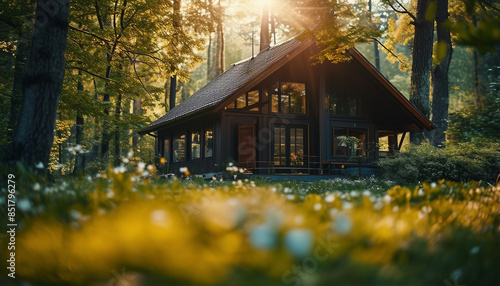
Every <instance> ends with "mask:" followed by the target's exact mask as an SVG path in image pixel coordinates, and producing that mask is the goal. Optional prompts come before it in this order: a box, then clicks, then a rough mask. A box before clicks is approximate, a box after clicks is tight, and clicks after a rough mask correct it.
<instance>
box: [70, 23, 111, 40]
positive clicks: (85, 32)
mask: <svg viewBox="0 0 500 286" xmlns="http://www.w3.org/2000/svg"><path fill="white" fill-rule="evenodd" d="M69 28H70V29H71V30H75V31H78V32H80V33H83V34H86V35H89V36H92V37H94V38H96V39H99V40H101V41H103V42H105V43H109V42H111V41H110V40H106V39H104V38H103V37H101V36H98V35H96V34H94V33H91V32H88V31H84V30H80V29H78V28H75V27H73V26H71V25H69Z"/></svg>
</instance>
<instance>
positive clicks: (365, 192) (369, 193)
mask: <svg viewBox="0 0 500 286" xmlns="http://www.w3.org/2000/svg"><path fill="white" fill-rule="evenodd" d="M371 194H372V193H371V192H370V191H368V190H365V191H363V196H365V197H369V196H370V195H371Z"/></svg>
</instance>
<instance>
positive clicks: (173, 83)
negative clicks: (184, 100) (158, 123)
mask: <svg viewBox="0 0 500 286" xmlns="http://www.w3.org/2000/svg"><path fill="white" fill-rule="evenodd" d="M169 98H170V101H169V105H168V108H169V110H172V108H174V107H175V100H176V99H177V75H175V74H174V75H173V76H172V77H171V78H170V95H169Z"/></svg>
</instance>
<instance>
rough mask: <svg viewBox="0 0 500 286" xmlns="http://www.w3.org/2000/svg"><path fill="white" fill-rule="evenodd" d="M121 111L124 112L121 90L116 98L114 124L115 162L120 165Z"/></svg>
mask: <svg viewBox="0 0 500 286" xmlns="http://www.w3.org/2000/svg"><path fill="white" fill-rule="evenodd" d="M121 113H122V94H121V93H120V92H119V93H118V98H117V100H116V109H115V124H114V126H113V129H114V132H113V133H114V137H115V138H114V143H115V148H114V163H115V166H118V165H120V163H121V159H120V156H121V152H120V151H121V148H120V125H119V122H120V120H121Z"/></svg>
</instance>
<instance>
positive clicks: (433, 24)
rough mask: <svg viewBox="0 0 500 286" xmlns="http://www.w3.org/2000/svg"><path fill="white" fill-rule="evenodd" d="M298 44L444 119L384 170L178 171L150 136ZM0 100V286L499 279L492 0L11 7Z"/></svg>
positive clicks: (499, 168) (498, 132)
mask: <svg viewBox="0 0 500 286" xmlns="http://www.w3.org/2000/svg"><path fill="white" fill-rule="evenodd" d="M263 31H265V33H263ZM264 34H265V35H266V36H265V37H264V36H263V35H264ZM292 37H296V39H299V40H300V41H306V40H309V39H313V40H314V41H315V42H316V43H317V50H318V53H317V54H315V55H314V56H312V57H311V58H310V59H309V60H310V62H311V63H312V64H313V65H320V64H322V63H325V62H332V63H342V62H345V61H349V60H350V59H351V58H350V56H349V55H350V54H349V52H348V51H349V49H350V48H353V47H356V48H357V50H358V51H360V53H361V54H363V56H364V57H366V58H367V59H368V60H369V61H370V63H371V64H372V65H373V67H374V68H375V69H376V70H378V71H379V72H380V73H381V74H382V75H383V77H385V78H386V79H387V80H388V81H389V82H390V83H392V85H394V86H395V87H396V88H397V89H398V90H399V91H400V92H401V93H402V94H403V95H404V97H406V98H407V99H408V100H409V102H410V103H411V105H412V106H413V107H415V108H416V109H418V110H419V111H420V113H421V114H422V115H423V116H424V117H425V118H426V119H428V120H429V121H430V122H431V123H432V125H433V126H434V127H435V129H434V130H432V131H427V130H424V131H420V132H410V133H409V134H408V136H406V137H404V138H406V139H405V140H404V142H403V140H402V142H401V146H400V147H401V150H400V151H398V152H394V153H391V154H390V156H388V157H387V158H384V159H382V160H380V162H377V163H376V164H377V172H376V173H375V175H373V176H371V177H361V176H357V175H352V174H347V173H346V172H344V170H343V169H344V165H342V170H341V173H340V176H332V177H330V178H328V179H324V178H323V179H317V180H316V179H314V177H311V178H312V179H309V180H308V179H307V178H306V177H307V176H302V177H304V178H306V179H305V180H303V179H294V178H290V177H283V179H281V180H278V181H275V180H272V179H270V178H266V177H260V176H254V175H249V174H248V173H247V172H246V170H245V169H244V168H240V167H239V166H237V165H234V164H233V162H232V161H230V160H229V159H228V160H226V161H225V162H224V165H223V166H222V171H221V173H220V174H215V175H214V176H213V177H210V178H208V179H207V178H203V177H201V176H199V174H196V173H195V172H194V170H188V168H186V167H183V168H180V169H179V170H174V172H166V171H165V170H166V169H167V168H166V164H168V163H169V162H167V160H166V156H162V155H161V152H159V150H158V148H157V146H158V145H157V144H158V142H157V141H158V140H159V139H158V137H155V136H150V135H154V134H151V133H150V134H143V135H139V132H140V131H141V130H143V129H144V128H146V127H147V126H148V125H149V124H150V123H152V122H154V121H155V120H157V119H159V118H160V117H162V116H163V115H164V114H165V113H167V112H168V111H169V110H171V109H172V108H173V107H174V106H176V105H178V104H180V103H181V102H183V101H184V100H186V99H187V98H189V97H190V96H191V95H192V94H193V93H195V92H196V91H198V90H200V89H201V88H202V87H204V86H205V85H207V84H208V83H210V82H211V81H213V80H214V79H216V78H217V77H218V76H220V75H221V74H223V73H224V72H225V71H226V70H228V69H230V68H231V67H232V66H233V65H234V64H235V63H238V62H241V61H242V60H244V59H248V58H254V57H255V56H256V55H257V54H258V53H259V51H262V50H263V48H262V46H263V45H267V46H270V47H273V46H277V45H278V44H279V43H281V42H284V41H286V40H289V39H291V38H292ZM247 96H248V95H247ZM247 100H248V99H247ZM0 103H1V104H0V174H1V175H2V180H3V181H2V186H1V187H0V195H1V197H0V218H1V220H0V221H1V225H0V231H1V232H0V254H1V256H2V259H1V261H2V263H0V265H2V266H3V267H2V270H1V271H0V273H1V277H0V284H2V285H165V284H167V285H255V284H261V285H288V284H291V285H333V284H339V285H395V286H396V285H415V286H417V285H500V279H499V277H498V275H497V269H498V266H500V245H499V242H500V211H499V210H500V205H499V204H500V185H499V181H500V112H499V111H500V2H498V1H496V0H346V1H344V0H338V1H337V0H268V1H265V0H36V1H35V0H10V1H2V2H1V3H0ZM235 106H236V102H235ZM396 138H397V135H396ZM396 141H397V139H396ZM378 147H379V146H377V148H378ZM358 159H359V158H358ZM350 160H352V161H353V162H354V161H355V160H356V158H355V157H353V158H351V159H350ZM359 160H361V159H359ZM359 175H361V168H360V171H359Z"/></svg>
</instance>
